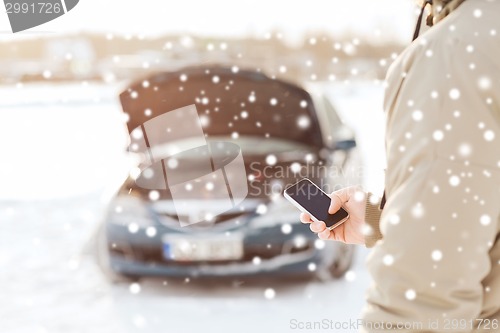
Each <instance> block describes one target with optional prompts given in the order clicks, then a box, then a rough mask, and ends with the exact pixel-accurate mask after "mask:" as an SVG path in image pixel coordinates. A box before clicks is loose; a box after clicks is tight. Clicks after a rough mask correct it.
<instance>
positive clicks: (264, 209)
mask: <svg viewBox="0 0 500 333" xmlns="http://www.w3.org/2000/svg"><path fill="white" fill-rule="evenodd" d="M266 212H267V206H266V205H264V204H260V205H258V206H257V214H259V215H262V214H265V213H266Z"/></svg>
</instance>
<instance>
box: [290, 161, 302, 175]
mask: <svg viewBox="0 0 500 333" xmlns="http://www.w3.org/2000/svg"><path fill="white" fill-rule="evenodd" d="M301 169H302V167H301V166H300V163H297V162H293V163H292V164H291V165H290V170H292V172H293V173H299V172H300V170H301Z"/></svg>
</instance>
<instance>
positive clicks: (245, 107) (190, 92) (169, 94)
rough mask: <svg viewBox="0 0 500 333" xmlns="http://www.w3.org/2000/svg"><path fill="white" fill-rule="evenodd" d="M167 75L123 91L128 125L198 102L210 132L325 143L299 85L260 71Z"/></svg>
mask: <svg viewBox="0 0 500 333" xmlns="http://www.w3.org/2000/svg"><path fill="white" fill-rule="evenodd" d="M167 76H168V78H165V77H162V76H161V75H159V76H156V77H154V78H152V79H151V82H149V81H148V84H146V85H145V84H138V85H136V86H133V87H132V88H130V89H129V90H128V91H127V92H125V93H124V94H122V96H121V99H122V104H123V106H124V110H125V111H126V112H128V113H129V116H130V121H129V124H128V125H129V130H133V129H134V128H135V127H137V126H140V125H141V124H142V123H144V122H145V121H147V120H149V119H151V118H154V117H155V116H158V115H160V114H163V113H165V112H168V111H172V110H175V109H177V108H181V107H184V106H187V105H191V104H196V108H197V111H198V115H199V116H200V120H201V123H202V126H203V131H204V133H205V134H206V135H207V136H208V137H210V136H232V137H233V138H237V137H240V136H254V137H262V138H270V139H273V138H274V139H281V140H289V141H295V142H298V143H302V144H306V145H314V146H320V145H321V133H320V130H319V126H318V122H317V119H316V115H315V110H314V105H313V103H312V101H311V98H310V96H309V94H308V93H307V92H306V91H304V90H302V89H299V88H298V87H296V86H293V85H289V84H286V83H283V82H280V81H276V80H272V79H269V78H267V77H265V76H264V75H262V74H260V73H256V74H248V73H247V74H246V75H241V74H238V73H233V72H231V71H227V72H217V73H216V74H214V73H210V71H204V72H201V73H200V72H198V73H196V74H192V73H191V75H190V74H189V73H188V74H182V73H180V74H177V75H167ZM144 86H147V88H145V87H144ZM131 95H135V97H130V96H131ZM145 110H149V111H148V112H149V114H147V115H146V114H145Z"/></svg>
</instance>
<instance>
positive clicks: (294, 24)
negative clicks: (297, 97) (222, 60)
mask: <svg viewBox="0 0 500 333" xmlns="http://www.w3.org/2000/svg"><path fill="white" fill-rule="evenodd" d="M415 19H416V17H415V2H414V1H413V0H307V1H297V0H294V1H283V0H237V1H235V0H210V1H206V0H178V1H171V0H80V2H79V4H78V5H77V6H76V7H75V8H74V9H73V10H72V11H70V12H68V13H67V14H66V15H64V16H62V17H60V18H58V19H56V20H53V21H51V22H48V23H46V24H44V25H42V26H39V27H35V28H32V29H30V30H29V31H26V32H21V33H17V34H12V32H11V29H10V26H9V21H8V17H7V14H6V13H5V11H2V12H1V13H0V39H3V40H6V39H7V40H13V39H17V38H24V37H33V36H35V37H36V36H38V35H44V34H50V33H64V32H75V31H99V32H106V33H110V32H112V33H115V34H143V35H145V36H151V35H158V34H162V33H187V34H193V35H203V36H207V35H208V36H217V37H241V36H244V35H254V36H263V35H265V34H266V33H267V32H269V31H271V30H273V31H276V30H278V31H280V32H282V34H283V36H284V38H285V39H288V40H289V41H291V42H293V41H294V40H298V39H299V38H300V37H301V36H302V35H303V34H304V33H305V32H317V31H327V32H330V33H333V34H339V33H343V32H346V31H350V32H352V33H353V34H355V35H357V36H358V35H359V36H365V37H366V36H369V37H370V38H373V39H374V40H382V41H386V40H394V39H395V40H397V41H406V40H408V39H409V38H410V37H411V33H412V29H413V26H414V24H415Z"/></svg>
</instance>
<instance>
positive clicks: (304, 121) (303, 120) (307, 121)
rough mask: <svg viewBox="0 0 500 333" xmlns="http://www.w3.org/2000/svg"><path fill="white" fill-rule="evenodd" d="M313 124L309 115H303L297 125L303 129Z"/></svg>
mask: <svg viewBox="0 0 500 333" xmlns="http://www.w3.org/2000/svg"><path fill="white" fill-rule="evenodd" d="M310 125H311V120H310V119H309V117H308V116H306V115H302V116H300V117H299V118H298V119H297V126H298V127H299V128H301V129H307V128H309V126H310Z"/></svg>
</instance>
